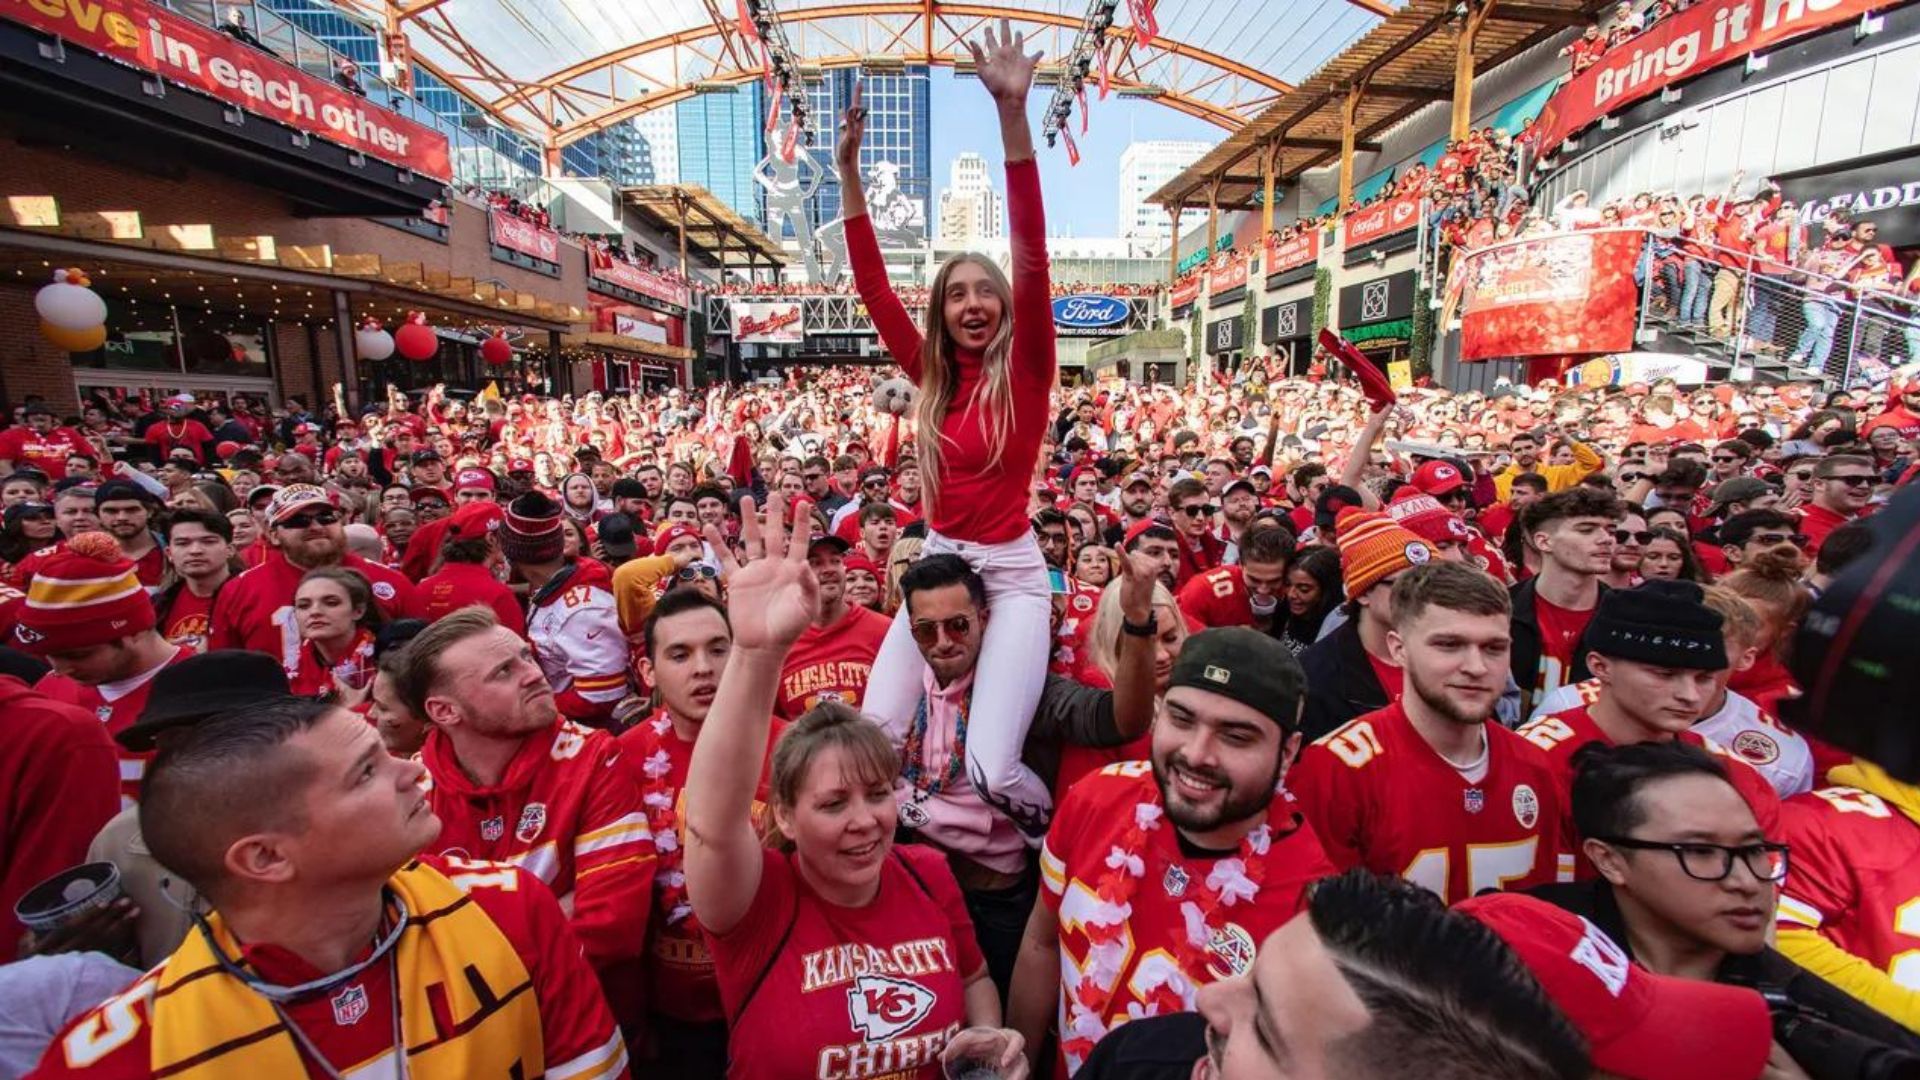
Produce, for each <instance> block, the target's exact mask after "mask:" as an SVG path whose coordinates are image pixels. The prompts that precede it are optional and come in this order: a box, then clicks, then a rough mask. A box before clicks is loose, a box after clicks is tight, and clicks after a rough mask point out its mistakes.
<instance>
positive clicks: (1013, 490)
mask: <svg viewBox="0 0 1920 1080" xmlns="http://www.w3.org/2000/svg"><path fill="white" fill-rule="evenodd" d="M968 47H969V48H970V49H972V51H973V58H974V62H975V64H976V65H977V69H976V70H977V72H978V74H979V78H980V81H981V83H983V84H984V85H985V86H986V88H987V90H988V92H990V93H991V94H992V95H993V100H994V104H995V106H996V107H997V109H998V112H999V115H1000V138H1001V142H1002V144H1003V146H1004V147H1005V151H1006V163H1007V207H1008V209H1007V218H1008V221H1009V223H1010V224H1011V227H1012V233H1013V242H1012V249H1013V281H1012V283H1011V285H1009V283H1008V281H1007V279H1006V277H1005V276H1004V275H1003V274H1002V273H1001V272H1000V268H999V267H998V266H997V265H995V264H994V262H993V261H992V260H991V259H988V258H986V257H985V256H982V255H977V254H972V253H967V254H962V255H956V256H954V257H953V258H951V259H948V260H947V261H946V263H944V264H943V265H942V266H941V267H940V271H939V273H937V274H935V275H934V279H933V289H932V291H931V293H930V295H929V297H928V300H927V313H926V320H925V326H924V330H923V329H922V328H920V327H916V326H915V325H914V322H913V318H912V317H911V316H910V315H908V314H907V308H906V305H905V304H903V303H902V302H901V301H900V298H899V296H897V295H896V294H895V293H894V291H893V287H892V286H891V285H890V284H889V283H888V281H887V267H886V263H885V261H884V260H883V259H882V258H881V255H880V244H879V241H878V239H877V238H876V237H875V234H874V229H873V224H872V222H871V221H870V220H869V219H868V216H867V204H866V193H865V190H864V189H863V188H862V186H861V178H860V141H861V138H862V135H863V134H864V131H865V126H866V110H865V109H864V108H862V107H861V104H860V95H861V92H860V88H859V86H858V85H856V86H855V88H854V95H853V104H852V105H851V107H849V108H848V109H847V112H846V116H845V118H844V120H843V121H842V124H841V134H840V143H839V147H838V150H837V152H836V154H835V158H836V160H837V162H838V164H839V168H840V185H841V187H840V190H841V200H842V205H843V206H844V207H845V210H846V216H845V227H846V240H847V254H848V257H849V259H850V260H851V261H852V263H853V273H854V283H855V285H856V286H857V287H858V288H859V291H860V299H861V300H862V301H863V302H865V304H866V307H867V311H868V312H869V313H870V314H871V315H872V318H873V324H874V327H875V328H876V329H877V330H878V331H879V333H880V338H881V340H882V341H883V342H885V343H886V346H887V351H888V352H890V353H892V354H893V358H894V360H895V362H897V363H898V364H899V365H900V367H901V369H902V370H904V371H905V372H906V374H907V377H908V378H910V379H912V380H913V381H914V382H915V383H917V384H918V385H919V401H918V403H917V404H916V406H915V418H914V419H915V429H916V430H915V436H914V439H915V455H914V456H915V457H916V458H917V459H918V462H919V472H920V477H921V483H922V485H923V490H924V498H925V501H926V505H927V507H928V512H927V519H928V520H927V524H928V531H927V542H926V547H925V549H924V553H925V554H928V555H935V554H941V553H944V552H952V553H956V554H958V555H960V556H961V557H962V558H964V559H966V561H967V563H968V565H970V566H972V567H973V568H974V570H975V571H976V572H978V573H979V575H980V576H981V578H983V579H984V580H985V582H986V586H987V607H988V612H989V615H988V616H987V618H986V631H985V638H984V640H983V642H982V645H981V649H980V660H979V668H978V670H979V671H980V673H981V677H980V678H979V679H976V680H975V682H974V687H975V690H974V692H973V695H972V700H971V701H970V702H969V703H968V705H967V707H966V716H967V717H968V719H969V720H971V723H969V724H968V725H967V727H966V732H967V735H966V745H965V751H966V753H965V759H966V764H967V775H968V777H969V778H970V779H971V780H972V782H973V786H974V788H975V789H977V790H978V791H979V792H980V796H981V798H982V799H984V800H985V801H986V802H987V803H988V805H990V806H992V807H993V808H994V809H995V810H997V811H999V812H1000V813H1002V814H1004V815H1005V816H1006V817H1007V818H1008V819H1009V820H1011V821H1012V822H1013V823H1014V824H1015V825H1016V826H1018V827H1019V828H1020V830H1021V831H1022V832H1023V833H1025V834H1026V835H1027V837H1028V838H1029V839H1030V841H1031V842H1032V843H1034V844H1038V843H1039V841H1040V838H1041V837H1042V836H1043V835H1045V833H1046V827H1047V820H1048V818H1049V817H1050V815H1051V813H1052V800H1051V798H1050V797H1049V794H1048V791H1047V785H1046V783H1045V782H1044V781H1043V780H1041V779H1040V777H1039V776H1037V775H1036V774H1035V773H1034V772H1033V771H1032V770H1031V769H1029V768H1027V767H1026V766H1025V765H1023V764H1021V761H1020V751H1021V746H1022V744H1023V743H1024V742H1025V741H1026V734H1027V727H1028V725H1029V724H1030V723H1031V721H1032V719H1033V712H1034V707H1035V706H1036V705H1037V704H1038V703H1039V700H1040V692H1041V690H1042V688H1043V687H1044V686H1045V684H1046V677H1047V666H1046V665H1047V657H1048V655H1049V654H1050V653H1051V651H1052V643H1051V641H1050V640H1049V638H1050V635H1051V626H1050V618H1051V608H1050V598H1049V595H1048V590H1047V570H1046V560H1045V559H1044V558H1043V557H1042V556H1041V554H1040V547H1039V545H1038V544H1037V543H1036V542H1035V541H1034V538H1033V532H1032V530H1031V528H1030V527H1029V526H1028V523H1027V517H1026V507H1027V487H1028V484H1029V483H1030V481H1031V480H1032V477H1033V474H1034V465H1035V462H1036V460H1037V459H1038V457H1039V454H1040V444H1041V442H1042V440H1043V439H1044V438H1045V436H1046V430H1047V422H1048V416H1047V412H1048V395H1049V392H1050V391H1051V389H1052V387H1053V383H1054V371H1055V359H1054V336H1053V308H1052V302H1051V300H1050V298H1049V292H1050V283H1049V282H1050V279H1049V275H1048V270H1047V243H1046V215H1045V214H1044V213H1043V212H1042V210H1041V205H1040V171H1039V166H1038V165H1037V164H1036V163H1035V162H1034V159H1033V132H1032V131H1031V130H1030V129H1029V128H1028V126H1027V114H1026V103H1027V93H1028V91H1029V90H1030V89H1031V87H1032V85H1033V69H1034V65H1035V64H1036V63H1037V62H1038V61H1039V59H1040V57H1039V55H1038V54H1035V55H1033V56H1028V55H1026V53H1024V52H1023V51H1022V47H1023V43H1022V40H1021V37H1020V35H1018V34H1015V33H1012V32H1011V30H1010V29H1009V28H1008V25H1007V21H1006V20H1005V19H1002V20H1001V21H1000V33H999V35H998V36H996V35H995V34H994V33H993V31H992V29H991V28H989V29H988V31H987V33H986V37H985V43H984V47H982V46H981V45H978V44H974V43H972V42H969V43H968ZM927 681H928V676H927V667H926V662H925V661H924V660H923V659H922V658H921V656H920V652H919V650H918V649H916V648H915V646H914V642H913V636H912V629H911V627H910V625H909V620H908V618H907V615H906V612H905V611H904V610H902V611H901V612H900V614H898V615H897V616H896V617H895V618H894V622H893V626H892V628H891V630H889V632H888V634H887V637H886V641H885V642H884V643H883V644H882V645H881V647H880V652H879V655H878V656H877V657H876V658H875V660H874V665H873V675H872V677H871V680H870V681H869V683H868V685H867V692H866V696H865V698H864V699H863V700H862V708H863V709H865V711H866V712H867V713H868V715H870V716H872V717H874V718H875V719H877V720H879V721H880V723H881V724H882V725H884V726H885V727H886V729H887V733H888V734H889V735H890V736H891V737H892V738H893V741H894V744H895V745H896V746H898V745H900V744H901V743H903V742H904V741H905V740H906V738H907V734H908V728H909V726H910V725H912V724H913V723H915V716H916V714H918V715H920V716H924V715H925V710H924V709H923V708H920V707H919V702H920V701H921V699H922V698H923V696H924V695H925V694H926V692H927V690H926V687H927ZM955 749H956V750H957V749H959V748H957V747H956V748H955ZM907 824H908V825H910V826H918V825H922V824H925V822H916V821H912V820H909V821H908V822H907Z"/></svg>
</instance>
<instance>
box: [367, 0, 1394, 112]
mask: <svg viewBox="0 0 1920 1080" xmlns="http://www.w3.org/2000/svg"><path fill="white" fill-rule="evenodd" d="M343 2H345V3H348V4H350V5H351V6H354V7H358V8H361V9H362V10H366V11H369V12H370V13H371V12H375V11H377V12H378V13H379V14H381V15H382V16H386V17H391V18H394V19H396V20H397V21H398V22H399V24H400V25H401V26H402V27H403V28H404V29H405V31H406V34H407V37H408V39H409V42H410V45H411V48H412V51H413V54H414V56H415V58H416V59H417V60H419V61H420V62H421V63H422V64H423V65H424V66H425V67H426V68H427V69H428V70H431V71H432V72H434V73H435V74H436V75H439V76H441V77H442V78H444V79H446V80H447V81H448V82H450V83H451V84H452V85H454V86H455V87H457V88H459V89H460V90H461V91H462V92H464V93H465V94H466V95H468V96H469V97H470V98H472V99H474V100H476V101H478V102H480V103H482V104H483V106H484V107H485V108H487V109H488V111H490V112H492V113H493V114H494V115H495V116H496V117H497V118H499V119H500V120H502V121H503V122H505V123H507V124H508V125H510V126H512V127H515V128H517V129H519V130H520V131H522V132H523V133H525V134H527V135H529V136H532V137H533V138H535V139H536V140H537V141H539V142H542V143H544V144H547V145H551V146H558V145H564V144H566V143H568V142H571V141H573V140H575V139H578V138H581V137H583V136H585V135H588V134H591V133H592V132H594V131H598V130H600V129H602V128H605V127H606V126H608V125H610V124H613V123H616V122H618V121H620V120H624V119H627V118H629V117H632V116H635V115H637V114H639V113H641V112H645V111H647V110H649V109H654V108H659V107H661V106H664V105H669V104H672V103H673V102H676V101H679V100H682V99H684V98H686V97H688V96H691V95H692V94H693V93H695V92H697V90H696V88H701V87H706V88H714V87H720V86H726V85H733V84H739V83H744V82H748V81H751V80H752V79H755V78H757V77H759V75H760V59H759V56H758V53H757V51H756V50H755V49H754V48H753V47H752V46H751V45H750V44H749V43H748V42H747V41H745V40H744V39H743V38H742V36H741V34H740V33H739V31H738V29H737V27H736V23H735V20H736V12H737V7H736V3H735V0H626V2H618V0H411V2H408V0H343ZM1399 2H1400V0H1157V6H1156V10H1157V13H1158V15H1157V18H1158V22H1159V28H1160V34H1159V36H1158V37H1157V38H1156V39H1155V40H1154V41H1153V43H1152V44H1150V45H1148V44H1142V43H1141V42H1139V41H1138V40H1137V38H1136V37H1135V34H1134V29H1133V27H1132V26H1131V18H1130V17H1129V16H1128V15H1127V8H1126V6H1124V5H1123V6H1122V7H1121V8H1120V10H1119V13H1118V14H1119V24H1118V25H1116V26H1115V27H1114V28H1113V30H1112V31H1110V36H1111V37H1112V38H1113V39H1114V44H1113V46H1112V48H1113V50H1114V52H1113V58H1114V63H1113V67H1112V79H1113V83H1114V85H1115V86H1116V88H1118V89H1120V90H1122V91H1125V92H1130V93H1137V94H1140V95H1142V96H1151V97H1153V98H1155V99H1157V100H1159V101H1161V102H1162V103H1163V104H1166V105H1168V106H1169V107H1171V108H1175V109H1179V110H1181V111H1183V112H1187V113H1190V114H1192V115H1194V116H1198V117H1201V118H1204V119H1206V120H1209V121H1211V122H1213V123H1216V124H1218V125H1220V126H1221V127H1223V128H1227V129H1228V130H1233V129H1237V128H1238V127H1239V126H1240V125H1242V124H1244V123H1245V122H1247V121H1248V120H1250V119H1252V118H1253V117H1254V116H1255V115H1257V114H1258V113H1259V112H1260V111H1261V110H1262V109H1265V108H1267V107H1268V106H1270V105H1271V104H1272V103H1273V102H1274V101H1275V100H1277V99H1278V98H1279V97H1280V96H1281V95H1283V94H1285V93H1286V92H1287V91H1288V90H1289V89H1291V86H1292V83H1293V82H1294V81H1297V80H1300V79H1304V78H1306V76H1307V75H1308V74H1310V73H1311V72H1313V71H1314V70H1315V69H1316V68H1318V67H1320V66H1321V65H1322V64H1324V63H1325V62H1326V61H1327V60H1328V59H1329V58H1331V57H1333V56H1334V55H1336V54H1337V53H1339V52H1340V50H1341V49H1343V48H1345V47H1346V46H1347V45H1348V44H1349V43H1351V42H1352V41H1354V40H1355V39H1357V38H1359V37H1360V36H1361V35H1362V34H1365V33H1366V32H1367V31H1368V30H1369V29H1372V28H1373V27H1375V26H1376V25H1378V24H1379V23H1380V21H1381V18H1382V17H1383V16H1387V15H1390V14H1392V12H1393V11H1394V9H1395V7H1396V6H1397V4H1398V3H1399ZM776 6H777V9H778V13H779V17H780V21H781V23H782V25H783V27H784V28H785V31H786V36H787V39H788V41H789V42H790V43H791V44H792V46H793V48H794V51H795V52H796V53H797V54H798V55H799V57H800V59H801V61H802V62H803V63H805V64H807V65H818V66H819V67H820V68H821V69H823V70H824V69H827V68H834V67H850V66H855V65H858V64H861V63H870V62H874V61H878V62H879V63H881V64H895V65H898V64H931V65H946V66H960V67H965V66H966V65H967V64H968V63H969V62H970V60H971V57H970V56H969V54H968V53H967V50H966V48H965V45H964V42H965V41H966V40H968V39H971V38H975V37H977V36H978V35H979V34H980V32H981V30H982V28H983V27H985V26H986V25H987V24H988V23H989V22H990V21H991V20H997V19H999V18H1002V17H1005V18H1007V19H1010V20H1011V21H1012V22H1013V24H1014V26H1015V28H1016V29H1019V30H1021V31H1023V32H1025V33H1026V34H1027V36H1028V38H1029V40H1030V41H1031V42H1032V43H1033V45H1032V47H1035V48H1041V49H1045V50H1046V53H1047V55H1048V56H1049V57H1059V56H1063V55H1066V54H1067V52H1068V51H1069V50H1070V47H1071V45H1072V42H1073V36H1074V34H1075V32H1076V31H1078V29H1079V28H1080V25H1081V23H1082V21H1083V19H1084V18H1085V16H1086V11H1087V3H1086V0H985V2H980V3H961V2H949V0H871V2H845V0H779V2H778V3H777V5H776Z"/></svg>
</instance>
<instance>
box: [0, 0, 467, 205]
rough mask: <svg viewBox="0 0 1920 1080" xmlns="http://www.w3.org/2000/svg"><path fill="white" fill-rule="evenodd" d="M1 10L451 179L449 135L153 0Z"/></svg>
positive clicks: (251, 108)
mask: <svg viewBox="0 0 1920 1080" xmlns="http://www.w3.org/2000/svg"><path fill="white" fill-rule="evenodd" d="M0 14H4V16H5V17H6V18H8V19H11V20H13V21H14V22H17V23H22V24H25V25H27V26H31V27H33V28H34V29H36V30H42V31H45V32H46V33H49V34H56V35H58V36H59V37H61V38H62V39H64V40H65V41H67V42H68V43H69V44H73V45H78V46H80V47H82V48H85V49H91V50H92V51H94V52H97V53H99V54H101V55H102V56H106V57H109V58H111V59H114V60H117V61H119V62H121V63H123V64H127V65H129V66H131V67H136V68H139V69H141V70H143V71H150V72H153V73H155V74H157V75H159V76H160V77H161V78H164V79H166V80H167V81H169V82H174V83H178V84H180V85H181V86H185V87H189V88H191V89H194V90H198V91H200V92H202V93H205V94H209V95H211V96H213V97H215V98H218V99H220V100H221V101H225V102H229V103H231V104H234V105H238V106H239V107H240V108H242V109H245V110H247V111H248V112H250V113H253V114H255V115H257V116H264V117H266V118H267V119H269V120H275V121H278V122H280V123H282V124H285V125H287V126H288V127H292V128H297V129H299V130H301V131H305V132H309V133H311V134H314V135H318V136H319V137H321V138H323V139H326V140H328V141H329V142H335V143H339V144H340V145H341V146H345V147H348V148H349V149H353V150H358V151H360V152H361V153H363V154H366V155H367V156H369V157H376V158H379V159H380V160H382V161H386V162H391V163H393V164H395V165H399V166H401V167H403V168H407V169H412V170H413V171H414V172H416V173H419V174H420V175H422V176H427V177H431V178H433V179H435V180H447V179H451V178H452V176H453V168H452V162H451V159H450V158H449V156H448V153H447V137H446V136H445V135H442V134H440V133H439V132H437V131H434V130H433V129H432V128H429V127H425V126H423V125H420V124H416V123H414V122H413V121H412V120H408V119H406V118H405V117H402V116H399V115H397V114H395V113H392V112H389V111H387V110H386V109H383V108H381V107H380V106H378V105H375V104H373V103H372V102H369V101H368V100H367V99H365V98H363V97H359V96H358V95H355V94H350V93H348V92H347V91H345V90H342V89H341V88H339V87H337V86H335V85H333V84H332V83H330V82H328V81H327V80H325V79H319V78H315V77H314V76H312V75H308V74H307V73H306V72H304V71H301V70H300V69H298V68H296V67H292V66H291V65H288V64H287V63H285V62H283V61H281V60H278V59H276V58H274V57H272V56H268V55H267V54H266V53H263V52H261V51H260V50H258V49H253V48H249V47H247V46H245V45H242V44H240V43H239V42H238V41H235V40H234V39H232V38H230V37H228V36H226V35H225V34H222V33H220V32H219V31H216V30H214V29H212V28H210V27H206V26H202V25H200V24H199V23H197V22H194V21H192V20H191V19H186V18H182V17H181V16H179V15H175V14H174V13H173V12H171V11H168V10H167V9H165V8H163V7H161V6H159V5H158V4H152V3H148V2H147V0H8V2H7V3H5V4H4V5H0Z"/></svg>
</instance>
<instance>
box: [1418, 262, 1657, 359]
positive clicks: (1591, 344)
mask: <svg viewBox="0 0 1920 1080" xmlns="http://www.w3.org/2000/svg"><path fill="white" fill-rule="evenodd" d="M1642 242H1643V234H1642V233H1641V232H1640V231H1639V230H1637V229H1593V230H1586V231H1581V232H1569V233H1556V234H1554V235H1552V236H1541V237H1536V238H1534V239H1531V240H1512V241H1508V242H1506V243H1502V244H1495V245H1493V246H1492V247H1485V248H1481V249H1479V250H1478V251H1472V252H1466V253H1463V254H1461V255H1460V256H1459V257H1458V259H1457V260H1456V261H1455V263H1454V270H1453V275H1452V278H1451V280H1450V281H1449V282H1448V286H1447V304H1446V307H1447V309H1448V310H1447V312H1446V314H1445V315H1444V316H1443V318H1448V319H1450V318H1451V316H1452V314H1453V312H1455V311H1457V312H1458V313H1459V315H1460V359H1462V360H1492V359H1506V358H1509V357H1535V356H1571V355H1580V354H1585V353H1609V352H1623V351H1625V350H1627V349H1631V348H1633V330H1634V325H1635V322H1636V313H1637V311H1638V304H1637V301H1638V299H1639V290H1638V289H1637V287H1636V286H1635V285H1634V281H1633V268H1634V264H1636V263H1637V262H1639V261H1640V246H1641V244H1642ZM1443 325H1444V324H1443Z"/></svg>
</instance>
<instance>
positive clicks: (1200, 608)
mask: <svg viewBox="0 0 1920 1080" xmlns="http://www.w3.org/2000/svg"><path fill="white" fill-rule="evenodd" d="M1179 601H1180V610H1181V611H1182V612H1184V613H1186V616H1187V621H1188V622H1197V623H1199V624H1200V625H1201V626H1203V627H1213V626H1252V625H1253V597H1252V596H1251V595H1250V594H1249V593H1248V592H1247V579H1246V575H1245V572H1244V571H1242V570H1241V569H1240V568H1239V567H1238V566H1220V567H1215V568H1214V569H1212V570H1209V571H1207V572H1206V573H1204V574H1199V575H1196V576H1195V577H1194V578H1193V579H1192V580H1191V581H1188V582H1187V583H1186V584H1185V585H1182V586H1181V587H1180V596H1179Z"/></svg>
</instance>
